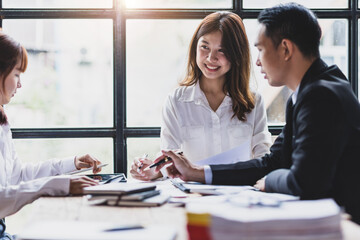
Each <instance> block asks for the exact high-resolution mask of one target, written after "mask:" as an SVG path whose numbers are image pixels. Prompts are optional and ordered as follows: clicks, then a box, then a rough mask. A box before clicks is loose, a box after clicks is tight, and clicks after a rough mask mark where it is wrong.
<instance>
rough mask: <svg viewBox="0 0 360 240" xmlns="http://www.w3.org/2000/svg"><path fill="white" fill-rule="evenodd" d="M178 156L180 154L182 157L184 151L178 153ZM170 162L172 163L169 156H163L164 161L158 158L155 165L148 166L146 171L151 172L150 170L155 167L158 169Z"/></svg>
mask: <svg viewBox="0 0 360 240" xmlns="http://www.w3.org/2000/svg"><path fill="white" fill-rule="evenodd" d="M176 154H179V155H182V154H183V152H182V151H177V152H176ZM169 161H171V157H169V156H162V159H161V157H160V160H159V158H157V159H156V160H155V161H154V163H153V164H151V165H149V166H147V167H146V168H145V169H144V171H147V170H150V168H154V167H157V166H160V165H162V164H166V163H168V162H169Z"/></svg>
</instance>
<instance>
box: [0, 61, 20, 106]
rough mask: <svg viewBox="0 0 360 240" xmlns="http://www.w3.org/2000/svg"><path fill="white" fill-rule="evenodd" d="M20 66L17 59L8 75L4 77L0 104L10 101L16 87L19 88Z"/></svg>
mask: <svg viewBox="0 0 360 240" xmlns="http://www.w3.org/2000/svg"><path fill="white" fill-rule="evenodd" d="M20 68H21V62H20V61H19V62H18V63H17V64H16V65H15V67H14V68H13V70H11V72H10V73H9V75H8V76H7V77H6V78H5V80H4V84H3V89H1V98H0V104H1V105H3V104H7V103H9V102H10V99H11V98H12V97H13V96H14V95H15V93H16V90H17V89H18V88H21V82H20V74H21V73H22V71H21V70H20Z"/></svg>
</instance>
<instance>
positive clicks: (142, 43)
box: [126, 20, 200, 127]
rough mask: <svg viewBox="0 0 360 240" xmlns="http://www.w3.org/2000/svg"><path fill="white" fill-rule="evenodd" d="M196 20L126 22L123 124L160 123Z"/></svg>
mask: <svg viewBox="0 0 360 240" xmlns="http://www.w3.org/2000/svg"><path fill="white" fill-rule="evenodd" d="M199 23H200V20H128V21H127V22H126V75H127V76H126V79H127V80H126V81H127V83H126V86H127V95H126V97H127V126H130V127H140V126H142V127H145V126H160V122H161V108H162V105H163V103H164V100H165V98H166V96H167V95H168V94H169V93H170V91H172V90H173V89H174V88H176V87H177V86H178V83H179V81H180V80H182V78H183V77H184V76H185V75H184V74H185V68H186V59H187V53H188V45H189V43H190V40H191V37H192V35H193V33H194V31H195V28H196V27H197V25H198V24H199ZM175 26H176V27H175Z"/></svg>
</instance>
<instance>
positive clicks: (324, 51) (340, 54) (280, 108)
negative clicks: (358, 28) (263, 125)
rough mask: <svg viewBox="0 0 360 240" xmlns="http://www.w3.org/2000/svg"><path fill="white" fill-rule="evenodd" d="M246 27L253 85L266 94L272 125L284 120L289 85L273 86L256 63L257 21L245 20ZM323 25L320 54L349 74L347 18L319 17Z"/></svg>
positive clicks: (328, 62) (330, 63)
mask: <svg viewBox="0 0 360 240" xmlns="http://www.w3.org/2000/svg"><path fill="white" fill-rule="evenodd" d="M244 23H245V27H246V31H247V34H248V37H249V42H250V47H251V55H252V62H253V66H254V76H253V78H252V80H251V85H252V88H253V89H254V90H257V91H258V92H260V93H261V94H262V96H263V98H264V102H265V106H266V109H267V117H268V122H269V125H277V124H284V122H285V108H286V102H287V99H288V97H289V96H290V94H291V91H290V90H289V89H287V88H286V87H271V86H270V85H269V84H268V82H267V81H266V80H264V77H263V75H262V74H261V73H260V68H259V67H257V66H256V65H255V62H256V58H257V56H258V51H257V49H256V47H254V41H255V37H256V34H257V29H258V28H257V21H256V20H244ZM319 23H320V26H321V29H322V33H323V36H322V39H321V43H320V55H321V57H322V58H323V60H325V62H326V63H327V64H329V65H332V64H336V65H338V66H339V68H340V69H341V70H342V71H343V73H344V74H345V75H346V76H347V75H348V32H347V31H348V22H347V21H346V20H343V19H319Z"/></svg>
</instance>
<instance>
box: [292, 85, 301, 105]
mask: <svg viewBox="0 0 360 240" xmlns="http://www.w3.org/2000/svg"><path fill="white" fill-rule="evenodd" d="M299 88H300V84H299V86H297V88H296V89H295V92H294V93H293V94H292V95H291V99H292V103H293V105H295V103H296V100H297V96H298V93H299Z"/></svg>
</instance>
